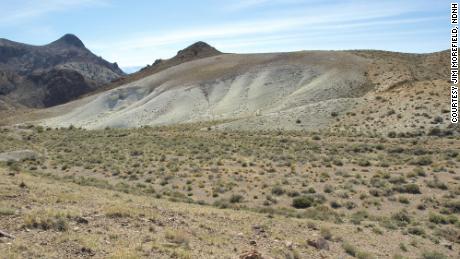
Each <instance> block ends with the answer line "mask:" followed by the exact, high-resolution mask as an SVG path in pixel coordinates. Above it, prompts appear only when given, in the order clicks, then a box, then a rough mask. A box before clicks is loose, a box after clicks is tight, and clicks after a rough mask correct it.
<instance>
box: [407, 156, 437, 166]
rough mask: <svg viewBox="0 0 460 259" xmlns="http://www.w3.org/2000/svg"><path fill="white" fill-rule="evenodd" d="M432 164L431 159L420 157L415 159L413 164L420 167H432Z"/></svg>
mask: <svg viewBox="0 0 460 259" xmlns="http://www.w3.org/2000/svg"><path fill="white" fill-rule="evenodd" d="M432 163H433V161H432V160H431V158H430V157H427V156H423V157H419V158H418V159H415V160H413V161H412V162H411V164H413V165H418V166H427V165H431V164H432Z"/></svg>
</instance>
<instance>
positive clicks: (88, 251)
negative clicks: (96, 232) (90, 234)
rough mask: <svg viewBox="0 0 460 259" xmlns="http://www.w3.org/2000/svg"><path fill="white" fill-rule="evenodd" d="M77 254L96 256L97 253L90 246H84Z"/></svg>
mask: <svg viewBox="0 0 460 259" xmlns="http://www.w3.org/2000/svg"><path fill="white" fill-rule="evenodd" d="M77 254H80V255H83V256H95V255H96V253H95V252H94V251H93V250H92V249H91V248H88V247H82V248H81V249H80V251H78V252H77Z"/></svg>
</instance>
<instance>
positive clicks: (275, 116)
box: [44, 43, 449, 131]
mask: <svg viewBox="0 0 460 259" xmlns="http://www.w3.org/2000/svg"><path fill="white" fill-rule="evenodd" d="M199 44H201V43H199ZM447 55H448V53H447V52H446V51H444V52H438V53H432V54H405V53H395V52H385V51H301V52H292V53H266V54H221V55H216V53H213V55H212V56H211V57H206V58H201V59H197V60H192V61H189V62H185V63H180V62H179V64H178V65H175V66H174V65H164V64H170V63H173V64H176V63H177V62H176V61H175V60H177V57H176V58H174V59H172V60H169V61H165V62H157V63H159V64H158V65H155V66H152V67H151V68H148V69H146V70H149V71H150V72H149V73H147V72H143V75H145V76H144V77H142V78H139V79H138V80H135V81H132V82H127V83H126V84H124V85H122V86H120V87H118V88H116V89H113V90H109V91H106V92H103V93H99V94H97V95H95V96H90V97H87V98H84V99H82V100H79V101H78V102H76V103H72V104H69V105H67V106H62V107H57V109H56V110H54V111H55V113H56V112H57V113H58V114H59V113H60V112H59V111H60V110H62V111H64V110H65V111H66V113H65V114H63V115H62V116H58V117H55V118H51V119H48V120H46V121H45V122H44V123H45V124H46V125H49V126H69V125H74V126H78V127H80V126H81V127H85V128H104V127H139V126H143V125H168V124H174V123H189V122H197V121H211V120H214V121H224V122H223V123H222V124H220V125H218V126H217V127H218V128H228V129H295V130H302V129H309V130H311V129H322V128H334V129H342V130H348V129H349V128H353V127H354V126H353V125H354V124H356V122H357V121H361V120H365V118H366V117H374V118H373V119H372V121H370V125H369V123H366V122H365V121H362V122H360V123H359V125H355V126H359V127H354V128H355V129H358V130H370V131H373V130H384V131H391V130H406V131H416V130H425V129H420V128H419V126H420V125H422V126H420V127H423V123H424V122H427V121H428V120H433V119H434V118H432V117H434V116H435V115H429V116H422V117H420V118H416V116H406V115H403V114H406V113H411V114H415V113H416V111H415V109H416V106H419V105H418V104H416V103H415V102H416V99H419V98H421V97H420V96H419V97H418V98H417V95H424V94H425V95H430V98H429V100H430V99H431V100H432V101H426V100H425V101H424V103H423V104H422V103H419V104H420V105H424V108H423V109H426V110H427V111H429V112H431V114H436V115H437V114H439V116H441V117H442V120H443V121H445V120H447V118H448V114H447V113H445V112H444V113H443V112H442V111H441V110H442V109H444V110H445V109H447V108H448V93H449V91H448V90H446V91H442V89H444V88H445V87H444V86H447V85H448V82H447V81H446V78H448V70H447V66H445V63H446V60H448V58H447ZM168 62H169V63H168ZM162 65H164V66H165V68H164V69H158V68H159V67H161V66H162ZM156 69H157V70H158V72H156ZM144 71H145V70H144ZM422 89H425V90H422ZM445 89H448V88H445ZM433 91H434V92H436V94H433ZM383 96H388V97H385V98H384V97H383ZM407 98H409V99H410V100H412V101H413V102H414V103H412V104H411V103H410V102H411V101H409V100H406V99H407ZM383 99H385V100H389V101H388V102H382V100H383ZM444 99H445V100H444ZM399 100H405V102H404V103H401V102H399ZM443 104H445V105H444V106H445V107H444V106H443ZM404 105H405V106H404ZM403 106H404V107H403ZM409 106H410V107H411V108H410V107H409ZM68 107H76V108H72V109H70V110H71V111H70V112H68V113H67V111H68V110H69V108H68ZM394 108H398V109H401V111H400V112H401V115H398V112H397V111H389V110H390V109H394ZM402 109H404V110H402ZM438 110H439V111H438ZM358 111H359V112H360V113H362V114H366V113H374V112H376V113H377V114H378V115H379V116H373V115H366V116H357V117H359V118H357V117H356V116H353V114H356V113H357V112H358ZM389 113H392V114H395V116H393V117H395V118H393V119H391V118H385V114H389ZM392 114H390V115H389V116H390V117H391V115H392ZM401 116H402V118H401ZM398 120H400V121H398ZM438 120H440V119H438ZM395 121H396V122H397V123H395ZM379 123H380V125H379ZM435 124H436V123H435ZM438 124H439V123H438ZM417 125H419V126H417ZM375 126H377V127H375ZM407 127H409V128H407ZM410 127H412V128H410ZM355 129H354V130H355Z"/></svg>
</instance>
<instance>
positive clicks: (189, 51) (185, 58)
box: [104, 41, 223, 90]
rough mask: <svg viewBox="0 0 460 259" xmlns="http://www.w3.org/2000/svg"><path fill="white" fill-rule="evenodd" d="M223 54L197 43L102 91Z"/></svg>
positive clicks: (200, 42) (115, 82)
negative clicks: (174, 67) (183, 64)
mask: <svg viewBox="0 0 460 259" xmlns="http://www.w3.org/2000/svg"><path fill="white" fill-rule="evenodd" d="M221 54H223V53H222V52H220V51H218V50H217V49H216V48H214V47H212V46H210V45H209V44H207V43H205V42H202V41H198V42H196V43H194V44H192V45H190V46H188V47H186V48H185V49H183V50H179V51H178V52H177V54H176V55H175V56H174V57H172V58H170V59H166V60H162V59H157V60H155V62H153V63H152V65H147V66H146V67H144V68H142V69H140V70H139V71H138V72H136V73H133V74H130V75H129V76H127V77H122V78H120V79H118V80H116V81H114V82H113V83H112V84H110V85H107V86H106V87H105V88H104V90H108V89H112V88H115V87H118V86H121V85H123V84H127V83H130V82H134V81H136V80H139V79H141V78H144V77H147V76H149V75H152V74H154V73H157V72H160V71H162V70H165V69H168V68H170V67H173V66H177V65H180V64H182V63H185V62H190V61H193V60H197V59H202V58H207V57H213V56H217V55H221Z"/></svg>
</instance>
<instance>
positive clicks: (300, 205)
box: [292, 196, 314, 209]
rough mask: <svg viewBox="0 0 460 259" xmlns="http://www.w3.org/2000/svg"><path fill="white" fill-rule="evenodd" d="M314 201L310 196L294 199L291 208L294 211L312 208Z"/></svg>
mask: <svg viewBox="0 0 460 259" xmlns="http://www.w3.org/2000/svg"><path fill="white" fill-rule="evenodd" d="M313 204H314V199H313V198H312V197H311V196H301V197H296V198H294V199H293V200H292V206H293V207H294V208H296V209H305V208H309V207H311V206H313Z"/></svg>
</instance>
